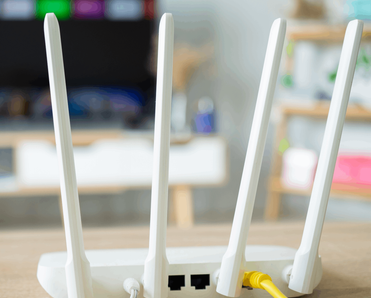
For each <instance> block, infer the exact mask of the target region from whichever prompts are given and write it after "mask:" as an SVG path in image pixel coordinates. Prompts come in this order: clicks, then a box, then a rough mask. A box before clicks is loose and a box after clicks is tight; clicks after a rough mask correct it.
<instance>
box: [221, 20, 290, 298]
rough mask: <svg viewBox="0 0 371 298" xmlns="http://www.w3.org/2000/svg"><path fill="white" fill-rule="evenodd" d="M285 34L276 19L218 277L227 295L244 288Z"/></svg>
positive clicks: (281, 21) (284, 26) (222, 292)
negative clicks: (226, 245) (246, 261)
mask: <svg viewBox="0 0 371 298" xmlns="http://www.w3.org/2000/svg"><path fill="white" fill-rule="evenodd" d="M285 33H286V21H285V20H284V19H277V20H275V21H274V22H273V25H272V28H271V31H270V34H269V40H268V46H267V52H266V54H265V61H264V66H263V73H262V77H261V83H260V87H259V92H258V98H257V103H256V108H255V114H254V119H253V123H252V128H251V135H250V140H249V145H248V148H247V154H246V159H245V165H244V170H243V174H242V179H241V184H240V190H239V194H238V199H237V206H236V210H235V214H234V219H233V225H232V231H231V236H230V239H229V245H228V249H227V251H226V253H225V254H224V256H223V260H222V264H221V268H220V273H219V278H218V285H217V292H218V293H220V294H222V295H224V296H229V297H237V296H239V295H240V291H241V288H242V279H243V273H244V271H245V248H246V242H247V236H248V232H249V227H250V223H251V216H252V211H253V208H254V202H255V195H256V189H257V186H258V180H259V174H260V168H261V163H262V159H263V152H264V147H265V140H266V136H267V130H268V124H269V115H270V112H271V108H272V101H273V95H274V90H275V87H276V82H277V75H278V69H279V66H280V60H281V55H282V48H283V43H284V38H285Z"/></svg>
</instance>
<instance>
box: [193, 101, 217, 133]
mask: <svg viewBox="0 0 371 298" xmlns="http://www.w3.org/2000/svg"><path fill="white" fill-rule="evenodd" d="M193 120H194V130H195V132H197V133H202V134H210V133H214V132H215V131H216V129H215V109H214V102H213V101H212V99H211V98H210V97H206V96H205V97H202V98H201V99H200V100H199V101H198V111H197V112H196V114H195V115H194V119H193Z"/></svg>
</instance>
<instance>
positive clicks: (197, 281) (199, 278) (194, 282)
mask: <svg viewBox="0 0 371 298" xmlns="http://www.w3.org/2000/svg"><path fill="white" fill-rule="evenodd" d="M191 286H192V287H195V288H196V290H205V289H206V286H210V274H194V275H191Z"/></svg>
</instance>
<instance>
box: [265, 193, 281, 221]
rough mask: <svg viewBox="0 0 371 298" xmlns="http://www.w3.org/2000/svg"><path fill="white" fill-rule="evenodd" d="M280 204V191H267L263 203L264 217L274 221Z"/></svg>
mask: <svg viewBox="0 0 371 298" xmlns="http://www.w3.org/2000/svg"><path fill="white" fill-rule="evenodd" d="M280 205H281V193H279V192H269V194H268V198H267V203H266V204H265V219H266V220H269V221H275V220H277V218H278V215H279V212H280Z"/></svg>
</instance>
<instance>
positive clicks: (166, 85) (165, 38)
mask: <svg viewBox="0 0 371 298" xmlns="http://www.w3.org/2000/svg"><path fill="white" fill-rule="evenodd" d="M173 48H174V21H173V16H172V15H171V14H170V13H165V14H164V15H163V16H162V18H161V21H160V29H159V41H158V63H157V87H156V88H157V91H156V116H155V137H154V153H153V154H154V162H153V178H152V194H151V222H150V236H149V252H148V256H147V259H146V262H145V265H144V276H143V288H144V297H147V298H165V297H167V292H168V275H167V269H168V264H169V263H168V260H167V257H166V227H167V203H168V180H169V179H168V177H169V147H170V116H171V92H172V76H173Z"/></svg>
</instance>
